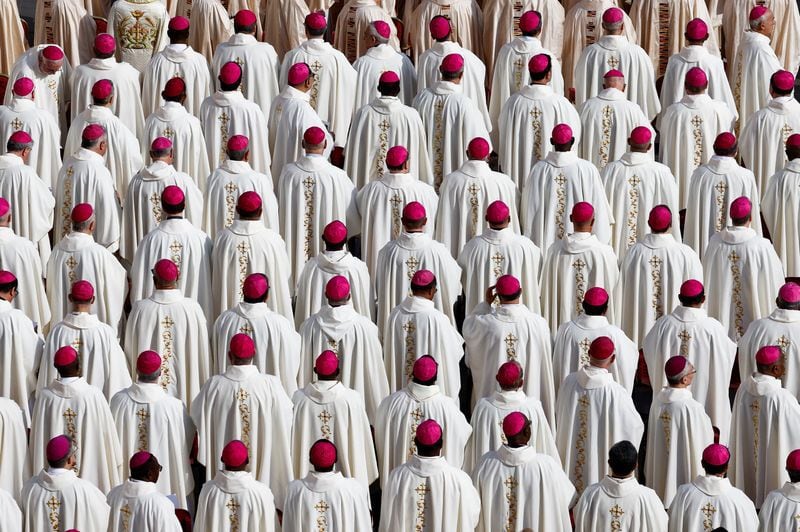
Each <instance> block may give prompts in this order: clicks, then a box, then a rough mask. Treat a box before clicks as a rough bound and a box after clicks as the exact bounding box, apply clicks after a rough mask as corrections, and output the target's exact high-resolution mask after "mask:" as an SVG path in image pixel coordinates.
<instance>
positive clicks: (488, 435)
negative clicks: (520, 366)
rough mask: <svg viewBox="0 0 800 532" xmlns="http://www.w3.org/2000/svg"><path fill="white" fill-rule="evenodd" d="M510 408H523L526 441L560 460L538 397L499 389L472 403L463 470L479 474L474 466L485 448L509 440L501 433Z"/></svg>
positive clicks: (488, 448) (554, 458) (497, 446)
mask: <svg viewBox="0 0 800 532" xmlns="http://www.w3.org/2000/svg"><path fill="white" fill-rule="evenodd" d="M512 412H522V413H523V414H525V417H527V418H528V421H530V422H531V425H530V427H531V439H530V441H529V442H528V445H530V446H531V448H533V449H535V450H536V452H537V453H538V454H540V455H547V456H549V457H550V458H552V459H553V460H555V461H556V462H558V464H559V469H561V467H560V466H561V458H560V457H559V455H558V448H557V447H556V440H555V437H554V436H553V430H552V427H551V426H550V421H549V420H548V419H547V416H545V414H544V410H542V403H541V401H539V400H538V399H534V398H533V397H529V396H527V395H525V392H524V391H523V390H521V389H520V390H498V391H496V392H494V393H493V394H492V395H490V396H489V397H483V398H481V399H479V400H478V402H477V403H476V404H475V408H474V409H473V411H472V418H471V419H470V425H471V426H472V437H471V438H470V439H469V443H468V444H467V448H466V451H465V454H464V467H463V469H464V471H468V472H472V473H473V476H474V475H477V474H478V470H477V469H476V468H477V467H478V466H479V465H480V463H481V458H482V457H483V456H484V455H485V454H486V453H488V452H491V451H496V450H498V449H499V448H500V446H502V445H505V444H506V443H508V442H507V441H506V436H505V434H504V433H503V420H504V419H505V417H506V416H507V415H509V414H510V413H512Z"/></svg>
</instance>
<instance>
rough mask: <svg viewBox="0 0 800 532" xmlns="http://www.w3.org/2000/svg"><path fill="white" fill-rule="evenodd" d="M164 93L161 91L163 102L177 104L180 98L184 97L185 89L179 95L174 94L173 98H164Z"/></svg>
mask: <svg viewBox="0 0 800 532" xmlns="http://www.w3.org/2000/svg"><path fill="white" fill-rule="evenodd" d="M164 92H166V91H161V97H162V98H164V101H165V102H178V103H180V101H181V98H183V97H184V96H186V89H185V88H184V89H183V91H182V92H181V93H180V94H176V95H174V96H166V95H165V94H164Z"/></svg>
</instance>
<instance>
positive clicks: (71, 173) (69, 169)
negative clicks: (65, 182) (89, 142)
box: [67, 166, 75, 177]
mask: <svg viewBox="0 0 800 532" xmlns="http://www.w3.org/2000/svg"><path fill="white" fill-rule="evenodd" d="M73 174H75V170H73V169H72V167H71V166H70V167H69V168H67V177H72V176H73Z"/></svg>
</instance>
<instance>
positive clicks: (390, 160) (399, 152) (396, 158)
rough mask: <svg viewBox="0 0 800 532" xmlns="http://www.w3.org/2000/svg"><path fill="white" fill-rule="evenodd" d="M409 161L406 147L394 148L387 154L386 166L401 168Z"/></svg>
mask: <svg viewBox="0 0 800 532" xmlns="http://www.w3.org/2000/svg"><path fill="white" fill-rule="evenodd" d="M407 160H408V150H407V149H406V148H405V147H404V146H392V147H391V148H389V151H387V152H386V166H389V167H392V168H399V167H401V166H403V165H404V164H405V162H406V161H407Z"/></svg>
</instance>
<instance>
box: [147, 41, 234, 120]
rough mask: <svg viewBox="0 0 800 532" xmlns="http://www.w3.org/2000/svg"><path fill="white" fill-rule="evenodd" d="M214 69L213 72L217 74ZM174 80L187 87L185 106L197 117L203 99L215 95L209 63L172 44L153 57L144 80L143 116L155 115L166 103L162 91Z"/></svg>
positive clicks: (188, 48)
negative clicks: (181, 81)
mask: <svg viewBox="0 0 800 532" xmlns="http://www.w3.org/2000/svg"><path fill="white" fill-rule="evenodd" d="M218 72H219V70H215V71H214V73H215V74H216V73H218ZM172 78H181V79H183V81H184V83H185V84H186V101H184V102H183V106H184V107H186V110H187V111H189V113H191V114H192V115H194V116H199V115H200V106H201V105H202V103H203V100H204V99H205V98H206V97H208V96H210V95H211V94H213V92H214V91H213V89H212V88H211V87H212V84H211V73H210V72H209V71H208V60H207V59H206V58H205V57H204V56H203V55H202V54H199V53H197V52H195V51H194V50H192V47H191V46H189V45H186V44H170V45H167V47H166V48H164V49H163V50H161V51H160V52H159V53H157V54H156V55H154V56H153V58H152V59H151V60H150V62H149V63H148V64H147V69H146V70H145V71H144V78H143V79H142V107H143V108H144V115H145V116H149V115H150V114H151V113H155V112H156V111H158V109H159V108H160V107H161V106H162V105H164V104H165V103H166V102H165V101H164V99H163V98H162V97H161V91H163V90H164V86H165V85H166V84H167V81H169V80H170V79H172Z"/></svg>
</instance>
